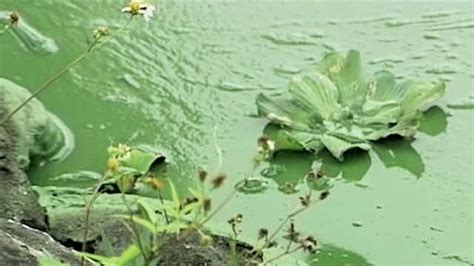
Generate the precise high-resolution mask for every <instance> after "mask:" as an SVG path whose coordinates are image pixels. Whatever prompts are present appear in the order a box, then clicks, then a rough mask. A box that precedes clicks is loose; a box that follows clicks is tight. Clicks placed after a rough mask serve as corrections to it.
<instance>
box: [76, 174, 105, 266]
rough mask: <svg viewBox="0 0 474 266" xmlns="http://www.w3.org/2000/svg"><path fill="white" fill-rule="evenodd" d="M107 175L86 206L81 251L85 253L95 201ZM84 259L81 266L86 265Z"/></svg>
mask: <svg viewBox="0 0 474 266" xmlns="http://www.w3.org/2000/svg"><path fill="white" fill-rule="evenodd" d="M105 179H106V178H105V175H104V176H103V177H102V179H101V180H100V181H99V183H98V184H97V186H96V188H95V189H94V192H93V193H92V196H91V199H90V200H89V201H88V202H87V204H86V217H85V221H84V236H83V237H82V248H81V251H82V252H85V251H86V244H87V238H88V235H89V221H90V214H91V211H92V207H93V205H94V202H95V200H96V199H97V198H98V197H99V196H100V193H99V190H100V187H101V185H102V183H103V182H104V181H105ZM84 262H85V261H84V257H82V258H81V266H83V265H84Z"/></svg>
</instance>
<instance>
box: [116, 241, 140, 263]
mask: <svg viewBox="0 0 474 266" xmlns="http://www.w3.org/2000/svg"><path fill="white" fill-rule="evenodd" d="M140 254H141V251H140V248H139V247H138V246H137V245H136V244H133V245H131V246H129V247H128V248H127V249H126V250H125V251H123V252H122V254H121V255H120V256H119V257H117V258H116V259H115V261H116V265H127V264H128V263H130V262H131V261H133V260H134V259H136V258H137V257H138V256H139V255H140Z"/></svg>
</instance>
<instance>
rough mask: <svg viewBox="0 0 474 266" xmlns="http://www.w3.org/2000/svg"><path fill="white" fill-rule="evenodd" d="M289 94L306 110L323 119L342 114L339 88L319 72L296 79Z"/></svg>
mask: <svg viewBox="0 0 474 266" xmlns="http://www.w3.org/2000/svg"><path fill="white" fill-rule="evenodd" d="M289 92H290V93H291V94H292V95H293V97H294V99H295V100H296V101H298V103H299V104H301V105H302V106H303V107H304V108H305V109H308V110H312V111H314V112H315V113H316V114H318V115H319V116H320V117H321V118H322V119H329V118H332V117H337V116H338V115H339V113H340V109H341V106H340V105H339V103H338V98H339V92H338V89H337V87H336V86H335V85H334V83H333V82H332V81H331V80H330V79H329V78H328V77H327V76H324V75H322V74H321V73H319V72H314V73H312V74H310V75H305V76H296V77H294V78H293V79H292V80H291V83H290V87H289Z"/></svg>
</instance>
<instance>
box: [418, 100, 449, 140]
mask: <svg viewBox="0 0 474 266" xmlns="http://www.w3.org/2000/svg"><path fill="white" fill-rule="evenodd" d="M447 126H448V114H447V113H446V112H445V111H444V110H443V109H441V107H439V106H433V107H431V108H430V109H428V110H427V111H426V112H425V113H424V118H423V120H422V121H421V125H420V127H419V128H418V131H420V132H423V133H425V134H427V135H430V136H436V135H439V134H441V133H443V132H445V131H446V127H447Z"/></svg>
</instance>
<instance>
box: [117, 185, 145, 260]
mask: <svg viewBox="0 0 474 266" xmlns="http://www.w3.org/2000/svg"><path fill="white" fill-rule="evenodd" d="M121 194H122V201H123V203H124V204H125V207H126V208H127V211H128V213H129V215H130V221H131V229H132V233H133V234H134V235H135V238H136V240H137V244H138V248H139V249H140V252H141V253H142V256H143V259H144V260H145V264H146V263H147V261H148V257H147V255H146V252H145V248H144V247H143V243H142V240H141V237H140V232H139V231H138V229H137V226H136V224H135V222H134V221H133V211H132V209H131V208H130V205H129V204H128V202H127V199H126V197H125V193H124V192H123V191H121Z"/></svg>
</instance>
